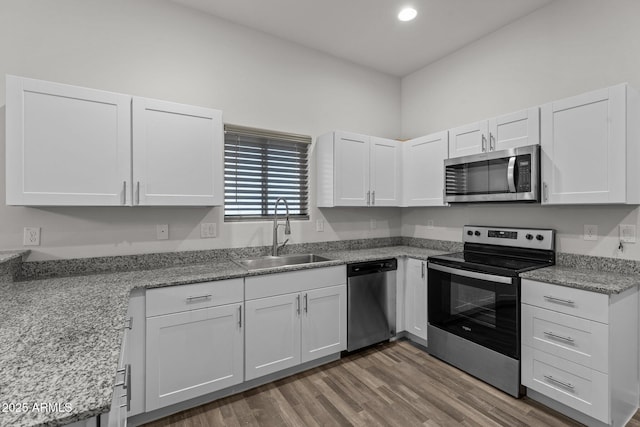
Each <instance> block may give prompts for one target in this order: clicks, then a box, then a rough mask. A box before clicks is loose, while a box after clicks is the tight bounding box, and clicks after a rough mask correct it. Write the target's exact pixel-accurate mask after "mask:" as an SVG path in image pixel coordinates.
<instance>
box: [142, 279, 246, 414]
mask: <svg viewBox="0 0 640 427" xmlns="http://www.w3.org/2000/svg"><path fill="white" fill-rule="evenodd" d="M204 286H206V284H205V285H204ZM210 286H211V289H213V290H209V291H207V290H204V292H206V293H203V284H197V285H185V286H181V287H174V288H172V289H171V290H172V291H179V292H178V293H179V294H181V295H177V294H176V295H175V298H176V304H175V305H174V308H173V309H171V308H169V306H167V308H166V309H167V310H168V311H173V310H177V309H179V308H175V307H181V304H183V303H184V304H189V303H191V302H193V303H195V304H201V305H202V304H204V305H209V307H204V308H197V309H192V310H188V309H186V308H182V310H186V311H180V312H173V313H167V314H158V315H155V316H151V317H147V325H146V330H147V337H146V341H147V342H146V350H147V351H146V410H147V411H151V410H154V409H158V408H161V407H164V406H167V405H171V404H174V403H178V402H181V401H184V400H187V399H191V398H194V397H198V396H201V395H204V394H207V393H211V392H214V391H217V390H221V389H223V388H226V387H229V386H232V385H235V384H240V383H241V382H242V381H243V355H244V345H243V338H244V335H243V328H244V319H243V317H244V313H243V307H244V304H243V281H242V279H234V280H224V281H219V282H210ZM168 289H170V288H160V289H158V290H151V291H149V292H148V295H147V313H155V312H157V310H156V309H155V308H154V307H151V306H150V304H152V303H153V301H154V300H155V301H159V300H164V299H163V298H156V299H154V297H153V294H154V291H156V293H158V294H166V292H167V290H168ZM217 291H220V292H221V293H222V294H223V295H224V296H225V297H224V298H223V300H224V302H228V301H227V300H228V298H229V295H230V294H235V298H231V299H235V302H233V303H230V304H225V305H216V304H217V303H216V295H217ZM195 292H198V293H195ZM149 294H151V295H149ZM149 296H151V298H149ZM199 307H200V306H199Z"/></svg>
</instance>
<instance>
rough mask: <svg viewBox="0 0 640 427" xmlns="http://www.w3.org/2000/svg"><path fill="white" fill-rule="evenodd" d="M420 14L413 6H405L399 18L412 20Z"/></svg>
mask: <svg viewBox="0 0 640 427" xmlns="http://www.w3.org/2000/svg"><path fill="white" fill-rule="evenodd" d="M417 15H418V11H417V10H415V9H414V8H412V7H405V8H404V9H402V10H401V11H400V13H398V19H399V20H401V21H411V20H412V19H413V18H415V17H416V16H417Z"/></svg>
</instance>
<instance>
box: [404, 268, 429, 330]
mask: <svg viewBox="0 0 640 427" xmlns="http://www.w3.org/2000/svg"><path fill="white" fill-rule="evenodd" d="M406 268H407V269H406V275H405V288H404V291H405V298H404V301H405V307H404V315H405V317H404V320H405V329H406V331H407V332H409V333H411V334H413V335H415V336H416V337H418V338H421V339H423V340H425V341H426V340H427V262H426V261H422V260H419V259H414V258H408V259H407V263H406Z"/></svg>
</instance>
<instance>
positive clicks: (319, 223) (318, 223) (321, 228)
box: [316, 219, 324, 231]
mask: <svg viewBox="0 0 640 427" xmlns="http://www.w3.org/2000/svg"><path fill="white" fill-rule="evenodd" d="M316 231H324V220H323V219H316Z"/></svg>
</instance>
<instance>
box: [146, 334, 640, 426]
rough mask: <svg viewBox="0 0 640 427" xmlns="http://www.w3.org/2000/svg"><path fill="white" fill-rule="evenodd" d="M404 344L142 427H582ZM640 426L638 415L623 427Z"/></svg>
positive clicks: (376, 349) (382, 347)
mask: <svg viewBox="0 0 640 427" xmlns="http://www.w3.org/2000/svg"><path fill="white" fill-rule="evenodd" d="M579 425H581V424H578V423H576V422H575V421H573V420H571V419H569V418H567V417H565V416H563V415H561V414H559V413H557V412H555V411H552V410H551V409H548V408H546V407H544V406H542V405H540V404H538V403H537V402H534V401H532V400H531V399H528V398H526V397H525V398H522V399H514V398H512V397H511V396H509V395H507V394H505V393H502V392H501V391H498V390H496V389H495V388H493V387H491V386H489V385H487V384H485V383H483V382H482V381H479V380H477V379H475V378H473V377H471V376H470V375H467V374H465V373H464V372H461V371H459V370H458V369H456V368H453V367H451V366H449V365H447V364H445V363H443V362H441V361H439V360H437V359H435V358H434V357H432V356H430V355H428V354H426V353H425V352H423V351H422V350H420V349H418V348H415V347H414V346H413V345H411V344H410V343H409V342H407V341H400V342H395V343H387V344H382V345H379V346H376V347H374V348H370V349H367V350H364V351H362V352H359V353H356V354H352V355H349V356H347V357H345V358H342V359H341V360H339V361H336V362H333V363H331V364H328V365H324V366H322V367H320V368H316V369H312V370H310V371H307V372H303V373H301V374H298V375H294V376H292V377H289V378H285V379H283V380H280V381H276V382H273V383H269V384H266V385H264V386H261V387H258V388H255V389H252V390H249V391H246V392H244V393H241V394H238V395H235V396H231V397H228V398H225V399H221V400H218V401H215V402H212V403H209V404H206V405H202V406H199V407H197V408H194V409H191V410H188V411H184V412H180V413H178V414H175V415H172V416H170V417H167V418H163V419H161V420H157V421H154V422H152V423H149V424H146V427H196V426H197V427H205V426H265V427H266V426H269V427H272V426H305V427H306V426H401V427H408V426H509V427H513V426H579ZM628 426H630V427H640V412H639V413H636V415H635V417H634V418H633V419H632V420H631V422H630V423H629V424H628Z"/></svg>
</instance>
